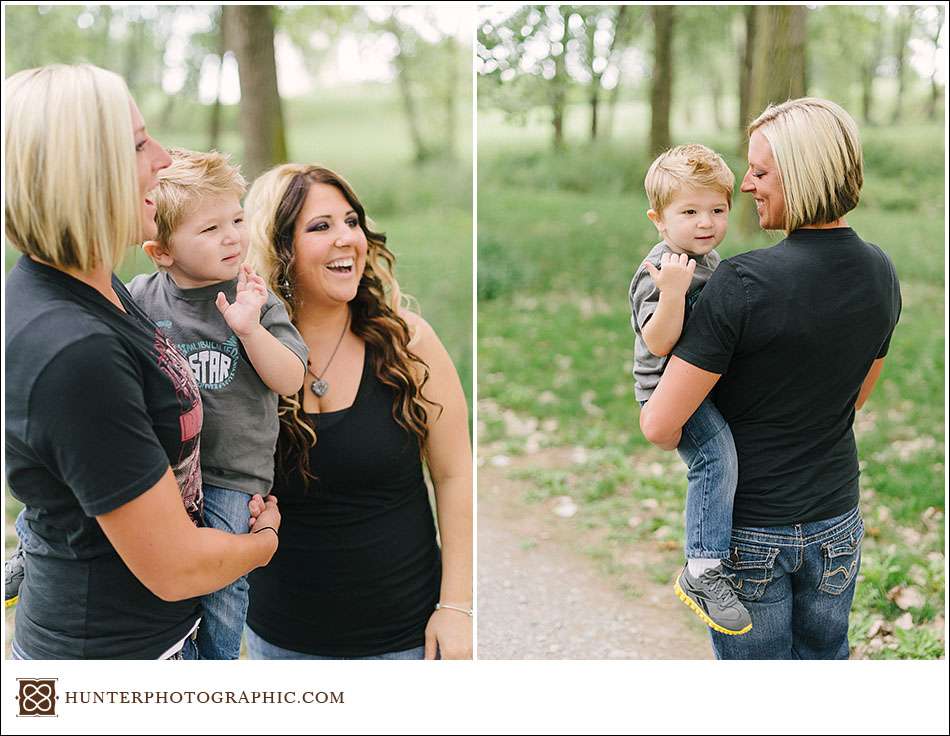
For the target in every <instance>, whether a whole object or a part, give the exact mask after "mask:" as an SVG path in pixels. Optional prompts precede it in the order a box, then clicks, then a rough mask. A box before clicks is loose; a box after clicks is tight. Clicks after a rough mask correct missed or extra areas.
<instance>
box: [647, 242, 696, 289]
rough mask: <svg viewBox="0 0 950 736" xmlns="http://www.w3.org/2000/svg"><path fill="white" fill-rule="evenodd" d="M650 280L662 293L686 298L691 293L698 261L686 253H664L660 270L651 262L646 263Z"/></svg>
mask: <svg viewBox="0 0 950 736" xmlns="http://www.w3.org/2000/svg"><path fill="white" fill-rule="evenodd" d="M643 265H644V266H645V267H646V269H647V272H648V273H649V274H650V278H652V279H653V283H654V284H656V288H658V289H659V290H660V291H661V292H662V293H667V292H669V293H670V296H674V295H680V296H683V297H685V296H686V292H687V291H689V285H690V284H691V283H692V282H693V272H694V271H695V270H696V261H694V260H693V259H692V258H690V257H689V256H688V255H686V254H685V253H664V254H663V256H662V257H661V258H660V268H659V269H658V268H657V267H656V266H654V265H653V264H652V263H650V262H649V261H644V262H643Z"/></svg>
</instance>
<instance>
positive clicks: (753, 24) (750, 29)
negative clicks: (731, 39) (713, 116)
mask: <svg viewBox="0 0 950 736" xmlns="http://www.w3.org/2000/svg"><path fill="white" fill-rule="evenodd" d="M743 15H744V16H745V41H744V45H743V48H742V62H741V65H740V67H739V149H740V151H741V152H742V153H744V152H745V145H746V140H745V130H746V127H747V126H748V125H749V122H750V119H751V112H750V109H751V107H750V105H749V95H750V93H751V91H752V90H751V86H750V84H751V80H752V66H753V59H754V58H755V37H756V35H757V34H756V29H757V28H758V19H759V12H758V8H757V7H756V6H755V5H746V6H745V8H743Z"/></svg>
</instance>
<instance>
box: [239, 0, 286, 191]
mask: <svg viewBox="0 0 950 736" xmlns="http://www.w3.org/2000/svg"><path fill="white" fill-rule="evenodd" d="M225 7H226V8H227V20H226V24H227V28H228V35H229V37H230V39H229V40H230V41H231V42H232V44H233V45H234V52H235V55H236V56H237V62H238V72H239V74H240V78H241V136H242V137H243V138H244V161H243V166H242V167H241V169H242V172H243V174H244V177H245V178H246V179H247V180H248V181H253V180H254V179H255V178H256V177H257V175H258V174H260V173H262V172H263V171H266V170H267V169H269V168H271V167H272V166H275V165H276V164H280V163H283V162H284V161H286V160H287V139H286V136H285V133H284V114H283V109H282V107H281V101H280V93H279V92H278V91H277V60H276V58H275V56H274V16H273V13H274V9H273V8H272V7H270V6H268V5H228V6H225Z"/></svg>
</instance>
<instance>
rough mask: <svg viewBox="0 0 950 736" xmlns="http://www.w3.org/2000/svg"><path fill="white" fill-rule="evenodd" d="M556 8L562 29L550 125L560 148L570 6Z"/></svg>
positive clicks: (565, 87)
mask: <svg viewBox="0 0 950 736" xmlns="http://www.w3.org/2000/svg"><path fill="white" fill-rule="evenodd" d="M558 9H559V12H560V14H561V26H562V28H563V29H564V30H563V33H562V34H561V38H560V39H559V43H560V45H561V52H560V53H559V54H558V55H557V56H555V57H554V79H552V80H551V86H552V89H551V125H552V126H553V128H554V147H555V148H562V147H563V146H564V106H565V104H566V102H567V71H566V64H565V57H566V56H567V19H568V17H569V16H570V8H569V7H568V6H566V5H560V6H558Z"/></svg>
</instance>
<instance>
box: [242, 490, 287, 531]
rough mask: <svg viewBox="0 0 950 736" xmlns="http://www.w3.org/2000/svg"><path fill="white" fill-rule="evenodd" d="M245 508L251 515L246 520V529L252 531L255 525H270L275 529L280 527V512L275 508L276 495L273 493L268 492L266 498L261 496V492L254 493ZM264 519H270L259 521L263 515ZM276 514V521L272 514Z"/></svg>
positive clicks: (258, 526)
mask: <svg viewBox="0 0 950 736" xmlns="http://www.w3.org/2000/svg"><path fill="white" fill-rule="evenodd" d="M247 509H248V511H250V513H251V517H250V518H249V519H248V521H247V526H248V529H250V530H251V531H254V529H255V527H256V528H260V527H265V526H272V527H274V528H275V529H279V528H280V512H279V511H278V510H277V496H274V495H273V494H268V496H267V498H266V499H265V498H263V497H262V496H261V494H259V493H255V494H254V495H253V496H252V497H251V500H250V501H248V504H247ZM265 514H266V517H265V519H271V521H270V522H268V521H266V520H265V521H261V517H262V516H265ZM275 515H276V522H277V523H273V522H274V521H275V518H274V516H275Z"/></svg>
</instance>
